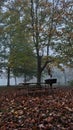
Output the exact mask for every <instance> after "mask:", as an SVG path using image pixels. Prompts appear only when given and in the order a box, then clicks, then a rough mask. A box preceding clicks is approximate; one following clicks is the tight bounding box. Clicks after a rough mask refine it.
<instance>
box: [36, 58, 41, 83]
mask: <svg viewBox="0 0 73 130" xmlns="http://www.w3.org/2000/svg"><path fill="white" fill-rule="evenodd" d="M41 74H42V72H41V56H38V58H37V83H38V84H39V85H40V83H41Z"/></svg>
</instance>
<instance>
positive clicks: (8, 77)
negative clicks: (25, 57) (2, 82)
mask: <svg viewBox="0 0 73 130" xmlns="http://www.w3.org/2000/svg"><path fill="white" fill-rule="evenodd" d="M7 86H10V67H8V69H7Z"/></svg>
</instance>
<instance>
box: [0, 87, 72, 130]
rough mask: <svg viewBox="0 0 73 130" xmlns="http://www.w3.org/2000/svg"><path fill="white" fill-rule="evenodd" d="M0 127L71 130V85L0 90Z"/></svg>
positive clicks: (23, 129) (1, 129)
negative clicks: (51, 87)
mask: <svg viewBox="0 0 73 130" xmlns="http://www.w3.org/2000/svg"><path fill="white" fill-rule="evenodd" d="M0 130H73V88H72V87H71V88H69V87H68V88H65V87H64V88H55V89H53V91H51V90H50V89H46V90H45V89H41V90H34V91H33V90H32V91H31V90H30V91H28V90H27V89H26V90H25V89H18V88H8V89H7V88H5V89H1V91H0Z"/></svg>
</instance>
